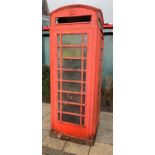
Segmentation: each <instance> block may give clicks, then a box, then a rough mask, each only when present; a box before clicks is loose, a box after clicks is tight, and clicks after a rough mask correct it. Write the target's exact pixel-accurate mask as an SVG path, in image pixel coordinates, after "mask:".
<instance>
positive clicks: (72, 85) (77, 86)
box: [62, 82, 81, 92]
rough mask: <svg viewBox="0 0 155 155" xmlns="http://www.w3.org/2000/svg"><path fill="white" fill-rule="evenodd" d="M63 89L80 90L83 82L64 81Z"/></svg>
mask: <svg viewBox="0 0 155 155" xmlns="http://www.w3.org/2000/svg"><path fill="white" fill-rule="evenodd" d="M62 89H63V90H66V91H73V92H80V90H81V84H80V83H72V82H63V83H62Z"/></svg>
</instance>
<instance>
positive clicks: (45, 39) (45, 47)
mask: <svg viewBox="0 0 155 155" xmlns="http://www.w3.org/2000/svg"><path fill="white" fill-rule="evenodd" d="M49 59H50V58H49V35H48V34H43V35H42V64H43V65H49Z"/></svg>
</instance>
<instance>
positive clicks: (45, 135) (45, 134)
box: [42, 129, 50, 140]
mask: <svg viewBox="0 0 155 155" xmlns="http://www.w3.org/2000/svg"><path fill="white" fill-rule="evenodd" d="M49 133H50V130H46V129H42V140H44V139H45V138H46V137H47V136H49Z"/></svg>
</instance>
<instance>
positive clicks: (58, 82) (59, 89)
mask: <svg viewBox="0 0 155 155" xmlns="http://www.w3.org/2000/svg"><path fill="white" fill-rule="evenodd" d="M58 90H60V82H58Z"/></svg>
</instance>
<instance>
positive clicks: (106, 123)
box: [96, 112, 113, 144]
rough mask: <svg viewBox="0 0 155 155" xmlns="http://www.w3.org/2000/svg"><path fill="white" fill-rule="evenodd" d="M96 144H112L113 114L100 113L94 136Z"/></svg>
mask: <svg viewBox="0 0 155 155" xmlns="http://www.w3.org/2000/svg"><path fill="white" fill-rule="evenodd" d="M96 141H97V142H103V143H106V144H113V114H112V113H109V112H101V114H100V122H99V126H98V130H97V135H96Z"/></svg>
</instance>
